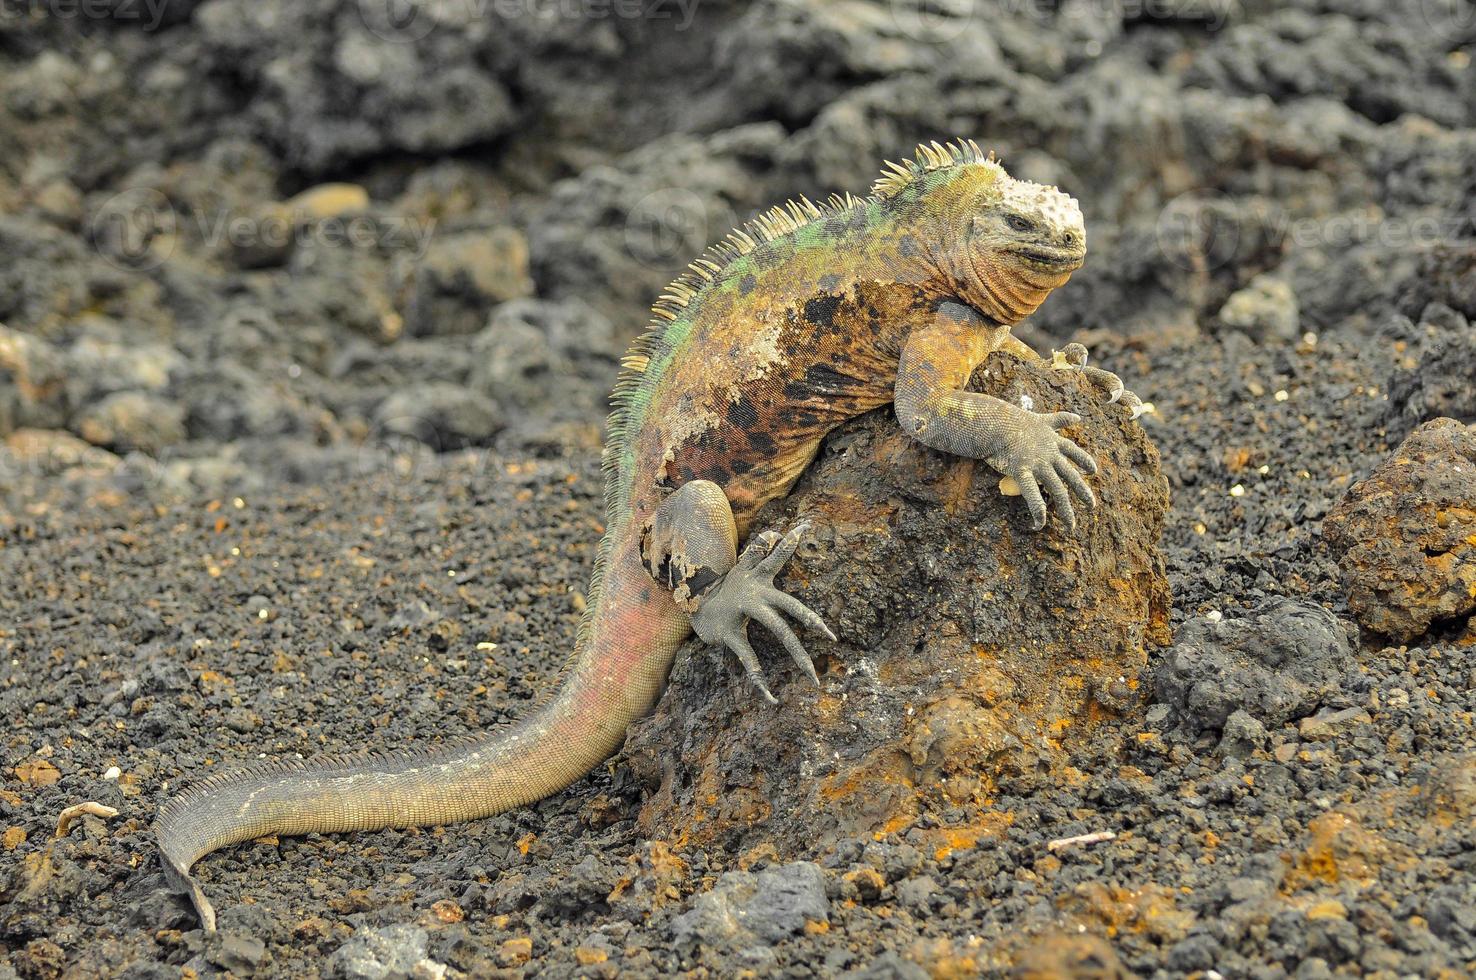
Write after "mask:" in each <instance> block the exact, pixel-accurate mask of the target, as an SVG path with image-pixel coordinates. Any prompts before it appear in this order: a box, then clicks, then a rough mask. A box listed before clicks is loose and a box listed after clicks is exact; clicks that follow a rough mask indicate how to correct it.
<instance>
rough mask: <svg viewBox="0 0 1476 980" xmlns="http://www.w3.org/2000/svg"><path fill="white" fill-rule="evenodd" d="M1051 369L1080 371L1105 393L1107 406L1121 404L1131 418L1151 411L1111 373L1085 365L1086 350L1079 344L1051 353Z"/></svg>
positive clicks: (1150, 408) (1151, 408)
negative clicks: (1129, 412)
mask: <svg viewBox="0 0 1476 980" xmlns="http://www.w3.org/2000/svg"><path fill="white" fill-rule="evenodd" d="M1051 367H1053V368H1055V369H1057V370H1058V371H1080V372H1081V373H1082V374H1084V375H1086V376H1087V377H1088V378H1090V379H1091V381H1092V382H1093V383H1094V384H1096V385H1097V386H1098V387H1099V388H1103V389H1105V390H1106V391H1107V404H1109V405H1113V404H1117V403H1119V402H1120V403H1121V404H1123V405H1125V406H1127V408H1128V409H1129V410H1130V411H1131V412H1132V415H1131V418H1137V417H1138V416H1140V415H1142V414H1143V413H1144V412H1151V411H1153V406H1152V405H1149V404H1145V403H1144V402H1143V400H1142V399H1140V398H1139V397H1138V396H1137V395H1135V394H1133V393H1132V392H1131V391H1128V390H1127V388H1125V387H1123V384H1122V379H1121V378H1119V377H1118V376H1117V375H1115V374H1113V373H1112V372H1111V371H1104V370H1102V369H1101V368H1096V367H1089V366H1088V365H1087V349H1086V347H1085V346H1083V345H1081V344H1075V343H1072V344H1067V345H1066V346H1065V347H1064V348H1062V349H1061V350H1058V351H1053V352H1052V353H1051Z"/></svg>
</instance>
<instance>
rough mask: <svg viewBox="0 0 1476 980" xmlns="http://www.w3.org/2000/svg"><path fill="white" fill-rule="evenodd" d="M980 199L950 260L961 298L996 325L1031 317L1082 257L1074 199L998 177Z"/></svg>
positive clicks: (1082, 236)
mask: <svg viewBox="0 0 1476 980" xmlns="http://www.w3.org/2000/svg"><path fill="white" fill-rule="evenodd" d="M995 188H996V189H997V190H998V193H997V194H996V193H989V194H984V195H981V196H980V200H979V204H980V207H979V209H978V210H977V211H975V212H974V214H973V216H972V217H971V218H970V219H969V222H968V227H967V229H966V230H965V232H964V236H963V241H961V242H960V243H959V244H958V246H957V248H958V249H959V250H961V251H962V252H963V253H964V254H963V255H961V256H959V258H958V260H956V263H955V265H956V268H957V270H958V278H959V280H960V283H961V285H963V286H964V287H965V295H964V298H965V299H968V300H970V302H971V303H972V304H973V305H975V306H978V308H979V309H981V310H983V311H984V312H985V313H988V314H990V315H991V316H993V317H994V319H996V320H998V321H999V322H1001V323H1016V322H1018V321H1020V320H1023V319H1024V318H1025V317H1027V316H1029V315H1030V314H1031V313H1034V312H1035V309H1036V307H1038V306H1040V304H1041V303H1042V302H1044V301H1045V298H1046V296H1047V295H1049V293H1050V291H1051V290H1053V289H1055V288H1056V287H1057V286H1060V285H1062V284H1063V283H1065V282H1066V280H1067V279H1070V278H1071V273H1073V272H1075V271H1076V270H1077V269H1080V268H1081V264H1082V262H1083V260H1084V259H1085V258H1086V227H1085V225H1084V224H1083V222H1082V217H1081V208H1080V207H1079V206H1078V205H1077V203H1076V199H1075V198H1073V197H1070V196H1068V195H1066V194H1063V193H1061V192H1060V191H1059V190H1057V189H1056V188H1054V187H1046V186H1044V185H1042V184H1034V183H1031V182H1030V181H1026V180H1015V179H1014V178H1013V177H1010V176H1008V175H1003V177H1002V179H1001V180H999V181H998V182H997V184H996V185H995Z"/></svg>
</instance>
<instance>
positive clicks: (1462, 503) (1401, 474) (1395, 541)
mask: <svg viewBox="0 0 1476 980" xmlns="http://www.w3.org/2000/svg"><path fill="white" fill-rule="evenodd" d="M1323 535H1324V536H1325V537H1326V538H1327V543H1328V544H1329V545H1330V546H1331V548H1332V550H1333V552H1334V553H1335V554H1338V555H1339V556H1340V557H1341V561H1340V565H1341V567H1342V572H1343V588H1344V589H1345V590H1346V591H1347V593H1348V607H1349V608H1350V609H1352V610H1353V614H1354V615H1355V616H1357V617H1358V621H1359V622H1360V623H1362V624H1363V625H1364V626H1366V627H1367V628H1369V629H1371V630H1373V631H1374V632H1376V633H1382V634H1384V635H1385V636H1388V637H1389V638H1390V639H1393V640H1395V641H1396V642H1400V643H1404V642H1408V641H1410V640H1413V639H1415V638H1416V637H1418V636H1420V635H1421V634H1423V633H1424V632H1425V631H1426V630H1428V629H1429V628H1430V626H1431V624H1432V623H1434V622H1436V621H1437V620H1444V619H1454V618H1461V617H1468V616H1470V615H1471V613H1472V611H1473V610H1476V426H1470V425H1463V424H1462V423H1460V422H1458V421H1456V420H1455V419H1435V420H1434V421H1431V422H1426V423H1425V424H1424V425H1422V426H1420V427H1419V428H1418V429H1416V430H1414V432H1412V433H1410V435H1409V438H1408V439H1405V440H1404V442H1403V443H1402V444H1401V445H1400V446H1399V448H1398V449H1397V450H1395V452H1394V455H1393V456H1390V457H1389V458H1388V459H1386V460H1385V461H1384V462H1383V463H1381V464H1380V465H1379V467H1378V469H1376V470H1374V471H1373V473H1371V474H1370V475H1369V477H1368V479H1366V480H1363V481H1362V482H1360V483H1357V484H1355V485H1354V486H1353V488H1352V489H1350V490H1349V491H1348V494H1347V496H1345V497H1344V498H1343V499H1342V500H1341V501H1339V502H1338V504H1337V506H1336V507H1334V508H1333V510H1332V513H1330V514H1329V515H1328V517H1327V520H1326V522H1324V524H1323Z"/></svg>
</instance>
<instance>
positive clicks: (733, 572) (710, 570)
mask: <svg viewBox="0 0 1476 980" xmlns="http://www.w3.org/2000/svg"><path fill="white" fill-rule="evenodd" d="M808 528H809V525H808V524H800V525H798V526H796V527H795V528H793V529H791V530H790V531H789V533H788V534H784V535H780V534H777V533H775V532H773V531H765V532H763V533H761V534H756V535H754V536H753V538H752V539H751V540H750V541H749V543H748V546H747V547H745V548H744V549H743V553H742V554H741V555H740V554H738V553H737V543H738V532H737V528H736V527H735V525H734V523H733V508H732V506H731V505H730V504H729V503H728V498H727V496H726V495H725V494H724V493H723V491H722V488H721V487H719V486H718V485H717V484H716V483H712V482H709V481H707V480H693V481H692V482H690V483H686V484H683V485H682V486H681V487H680V488H679V489H678V490H676V491H675V492H673V493H672V495H671V496H669V497H667V498H666V499H665V500H664V501H662V502H661V506H659V507H657V508H656V513H655V514H654V515H652V518H651V522H650V524H649V525H647V527H646V529H645V531H644V532H643V533H642V536H641V561H642V562H643V563H644V564H645V566H646V571H648V572H649V573H650V574H651V577H652V578H654V579H655V580H656V581H657V582H658V583H659V584H660V585H662V586H663V587H665V588H668V589H670V590H671V593H672V598H673V599H675V600H676V603H677V605H679V606H681V607H682V608H683V609H685V610H686V611H687V612H688V613H689V614H690V615H691V618H692V629H693V631H694V632H696V634H697V635H698V636H700V637H701V638H702V639H704V640H706V641H707V642H708V643H714V644H721V645H722V646H725V647H727V648H728V649H729V650H732V651H733V653H734V655H735V656H737V658H738V660H739V662H740V663H741V664H742V665H743V670H744V672H745V673H746V674H747V675H748V679H749V681H750V682H751V683H752V684H753V686H754V687H756V688H758V690H759V693H760V694H762V695H763V697H764V699H765V700H766V701H768V702H769V703H771V704H774V703H777V702H776V700H775V698H774V695H773V694H772V693H770V691H769V686H768V685H767V684H766V683H764V676H763V673H762V671H760V669H759V664H758V658H757V656H755V654H754V652H753V646H752V645H751V644H750V643H749V642H748V622H749V620H750V619H756V620H758V621H759V622H760V623H762V624H763V625H764V626H765V627H766V628H767V629H768V630H769V632H771V633H773V634H774V636H775V637H776V638H777V639H778V640H779V642H781V643H782V644H784V648H785V649H786V650H788V651H789V655H790V656H791V657H792V658H793V659H794V662H795V663H796V664H797V665H798V666H799V668H800V670H802V671H804V673H805V674H806V675H807V676H809V678H810V679H811V680H813V681H815V683H817V684H818V683H819V682H820V679H819V677H818V676H817V675H816V673H815V664H814V662H813V661H812V660H811V659H810V655H809V654H808V653H807V652H806V651H805V647H804V644H802V643H801V642H800V640H799V637H797V636H795V634H794V630H793V629H791V628H790V626H789V624H788V623H786V622H785V621H784V619H783V617H781V616H780V615H779V614H780V613H781V612H782V613H785V614H787V615H789V616H791V617H793V618H794V619H796V620H798V621H799V622H800V623H802V624H804V625H805V626H808V627H809V628H810V629H813V630H816V631H818V632H820V633H823V634H824V635H825V636H826V637H828V638H829V639H831V640H834V639H835V634H834V633H832V632H831V631H830V629H829V627H827V626H826V625H825V623H824V621H823V620H821V618H820V617H819V615H817V614H816V613H815V612H814V611H813V610H811V609H810V608H809V607H808V606H806V605H805V604H804V603H802V602H800V601H799V600H798V599H796V598H794V597H793V596H791V595H788V594H786V593H784V592H781V591H780V590H779V589H778V588H776V587H775V586H774V576H775V575H777V574H778V573H779V572H780V571H781V570H782V569H783V568H784V566H785V564H786V563H787V562H788V561H789V559H790V558H791V557H793V555H794V551H795V549H796V548H797V547H799V542H800V537H801V536H802V535H803V534H804V532H805V531H806V530H808Z"/></svg>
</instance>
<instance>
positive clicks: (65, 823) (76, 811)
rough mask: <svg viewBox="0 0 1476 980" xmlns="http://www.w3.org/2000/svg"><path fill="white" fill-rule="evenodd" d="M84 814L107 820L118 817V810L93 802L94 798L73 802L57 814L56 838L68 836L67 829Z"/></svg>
mask: <svg viewBox="0 0 1476 980" xmlns="http://www.w3.org/2000/svg"><path fill="white" fill-rule="evenodd" d="M83 814H90V815H91V816H94V817H102V818H103V819H104V820H106V819H108V818H109V817H116V816H117V815H118V811H117V810H114V809H113V808H112V807H110V806H104V805H103V804H101V803H96V802H93V801H92V800H88V801H87V802H86V803H76V804H73V805H72V806H69V807H67V808H66V809H65V810H63V811H62V812H61V813H60V814H58V815H57V818H56V839H57V840H61V839H62V838H63V837H65V836H67V829H68V828H69V827H71V826H72V821H73V820H76V819H77V818H78V817H80V816H82V815H83Z"/></svg>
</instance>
